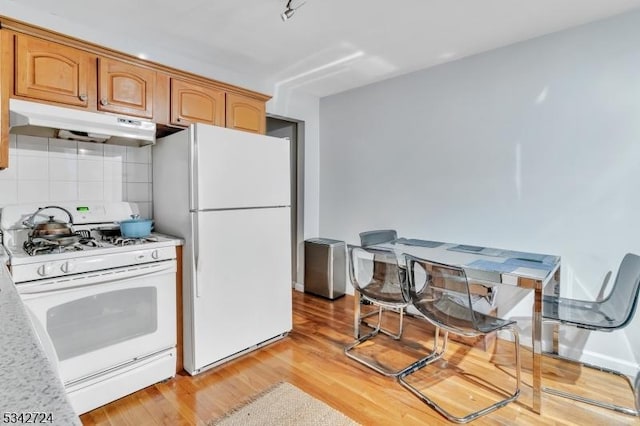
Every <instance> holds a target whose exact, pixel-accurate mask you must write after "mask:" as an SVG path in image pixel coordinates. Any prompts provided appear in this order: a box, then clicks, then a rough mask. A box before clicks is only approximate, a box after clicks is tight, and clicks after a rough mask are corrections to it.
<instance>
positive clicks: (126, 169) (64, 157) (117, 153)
mask: <svg viewBox="0 0 640 426" xmlns="http://www.w3.org/2000/svg"><path fill="white" fill-rule="evenodd" d="M151 168H152V164H151V146H145V147H141V148H137V147H125V146H120V145H104V144H98V143H92V142H76V141H69V140H62V139H47V138H40V137H34V136H23V135H11V139H10V145H9V167H8V168H7V169H5V170H0V208H1V207H2V206H4V205H7V204H15V203H29V202H49V203H52V204H55V202H56V201H76V200H78V201H130V202H135V203H136V204H137V205H138V207H139V208H140V216H141V217H145V218H151V217H152V216H153V211H152V199H151V194H152V191H151V185H152V177H151V176H152V169H151Z"/></svg>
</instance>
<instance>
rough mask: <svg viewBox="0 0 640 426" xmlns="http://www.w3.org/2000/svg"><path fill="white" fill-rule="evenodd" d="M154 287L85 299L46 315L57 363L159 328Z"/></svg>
mask: <svg viewBox="0 0 640 426" xmlns="http://www.w3.org/2000/svg"><path fill="white" fill-rule="evenodd" d="M157 312H158V295H157V289H156V288H155V287H140V288H128V289H122V290H117V291H110V292H108V293H101V294H97V295H93V296H88V297H83V298H81V299H76V300H73V301H70V302H67V303H63V304H61V305H58V306H54V307H52V308H50V309H49V310H48V311H47V321H46V327H47V333H48V334H49V337H50V338H51V340H52V341H53V346H54V347H55V349H56V353H57V355H58V359H59V360H60V361H64V360H66V359H69V358H73V357H75V356H78V355H83V354H86V353H89V352H91V351H95V350H98V349H102V348H106V347H109V346H112V345H114V344H116V343H120V342H125V341H128V340H131V339H134V338H136V337H139V336H144V335H147V334H151V333H154V332H155V331H156V330H157V328H158V320H157Z"/></svg>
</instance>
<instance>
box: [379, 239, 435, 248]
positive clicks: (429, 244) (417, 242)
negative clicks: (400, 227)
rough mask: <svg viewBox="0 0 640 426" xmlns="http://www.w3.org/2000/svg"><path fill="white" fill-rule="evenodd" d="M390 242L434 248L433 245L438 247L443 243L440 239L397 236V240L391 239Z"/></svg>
mask: <svg viewBox="0 0 640 426" xmlns="http://www.w3.org/2000/svg"><path fill="white" fill-rule="evenodd" d="M391 244H404V245H405V246H416V247H426V248H435V247H440V246H441V245H443V244H444V243H441V242H440V241H428V240H419V239H415V238H398V239H397V240H395V241H393V242H392V243H391Z"/></svg>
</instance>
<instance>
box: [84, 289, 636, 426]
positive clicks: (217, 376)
mask: <svg viewBox="0 0 640 426" xmlns="http://www.w3.org/2000/svg"><path fill="white" fill-rule="evenodd" d="M293 306H294V317H293V319H294V328H293V331H292V332H291V333H290V334H289V336H288V337H286V338H285V339H283V340H281V341H279V342H277V343H274V344H272V345H269V346H267V347H266V348H263V349H261V350H258V351H255V352H252V353H250V354H248V355H245V356H243V357H241V358H238V359H236V360H233V361H231V362H229V363H227V364H224V365H222V366H219V367H217V368H215V369H213V370H211V371H208V372H205V373H202V374H200V375H198V376H196V377H190V376H188V375H186V374H185V373H183V374H182V375H178V376H176V378H175V379H172V380H169V381H168V382H166V383H161V384H157V385H155V386H151V387H148V388H146V389H143V390H141V391H139V392H136V393H134V394H132V395H129V396H127V397H125V398H122V399H120V400H118V401H115V402H113V403H111V404H108V405H106V406H103V407H101V408H98V409H96V410H94V411H92V412H90V413H87V414H84V415H83V416H82V417H81V420H82V422H83V423H84V424H86V425H94V424H100V425H135V426H138V425H203V424H206V423H207V422H208V421H209V420H211V419H215V418H217V417H220V416H221V415H223V414H224V413H225V412H227V411H228V410H230V409H232V408H234V407H236V406H238V405H240V404H242V403H244V402H245V401H247V400H249V399H250V398H251V397H252V396H253V395H256V394H258V393H260V392H261V391H263V390H264V389H266V388H268V387H269V386H271V385H273V384H275V383H277V382H280V381H287V382H289V383H292V384H293V385H295V386H297V387H298V388H300V389H302V390H304V391H305V392H307V393H309V394H310V395H312V396H314V397H316V398H318V399H320V400H322V401H325V402H326V403H327V404H329V405H330V406H332V407H334V408H335V409H337V410H340V411H341V412H343V413H345V414H346V415H348V416H349V417H351V418H352V419H354V420H355V421H357V422H359V423H361V424H363V425H439V424H448V422H447V421H446V420H444V418H443V417H441V416H440V415H439V414H437V413H436V412H435V411H433V410H432V409H431V408H429V407H428V406H426V405H425V404H424V403H422V402H421V401H420V400H418V398H416V397H415V396H413V395H412V394H411V393H409V391H407V390H405V389H404V388H403V387H402V386H400V384H398V383H397V382H396V380H395V379H393V378H388V377H384V376H382V375H380V374H377V373H376V372H374V371H372V370H370V369H368V368H366V367H364V366H363V365H361V364H359V363H356V362H354V361H353V360H351V359H348V358H347V357H346V356H345V355H344V353H343V347H344V346H345V345H346V344H347V343H349V342H351V341H352V333H353V331H352V318H353V298H352V297H351V296H345V297H343V298H341V299H338V300H336V301H333V302H331V301H328V300H324V299H322V298H319V297H315V296H312V295H307V294H303V293H299V292H294V294H293ZM239 309H241V307H239ZM259 320H260V319H259V318H256V321H259ZM406 331H407V332H406V336H407V338H406V339H405V338H403V345H399V344H398V343H397V342H393V341H391V339H388V338H386V337H384V336H382V337H380V336H379V337H376V340H375V342H374V343H371V344H366V345H363V347H362V348H361V349H358V353H361V354H366V353H370V354H372V356H374V357H375V358H376V359H377V360H378V361H379V362H381V363H388V364H396V365H397V366H401V365H403V363H409V362H410V357H411V356H419V354H421V353H422V350H421V347H422V346H427V347H429V345H430V344H431V339H432V335H430V334H429V330H426V329H425V328H424V324H423V322H422V321H418V320H416V319H409V321H408V324H407V328H406ZM400 347H402V350H400V351H399V350H398V348H400ZM512 348H513V344H510V343H509V342H504V341H498V344H497V345H496V346H495V347H494V348H492V349H491V350H490V351H487V352H484V351H482V350H479V349H475V348H474V349H471V348H470V347H468V346H465V345H462V344H457V343H455V342H450V344H449V348H448V351H447V359H448V360H449V362H448V364H446V365H445V363H439V364H438V365H435V366H429V367H427V368H426V369H423V370H421V371H420V372H418V373H416V375H415V377H414V378H412V380H414V381H415V382H416V383H417V384H418V385H419V386H421V387H424V388H425V389H428V392H429V394H430V395H432V396H436V397H437V399H438V401H439V402H440V403H441V404H442V405H443V406H445V407H446V408H448V409H450V410H451V411H453V412H455V413H457V414H462V413H463V412H464V410H466V409H469V408H473V407H475V406H477V404H479V403H483V402H486V399H487V395H493V394H492V393H491V392H492V391H491V389H494V390H497V391H498V392H500V389H502V390H503V391H508V390H509V389H510V386H513V384H514V383H515V381H514V369H513V362H512V352H511V351H512ZM522 359H523V364H522V366H523V375H522V379H523V385H522V388H523V389H522V393H521V395H520V398H519V399H518V400H517V401H516V402H514V403H511V404H508V405H507V406H506V407H504V408H501V409H499V410H497V411H495V412H493V413H491V414H489V415H487V416H485V417H482V418H480V419H478V420H476V421H474V422H473V424H476V425H482V424H486V425H516V424H517V425H540V424H549V425H574V424H575V425H614V424H622V425H627V424H628V425H630V424H640V421H639V420H638V418H635V417H631V416H625V415H621V414H616V413H614V412H612V411H609V410H604V409H599V408H596V407H592V406H588V405H584V404H579V403H575V402H572V401H569V400H565V399H562V398H558V397H554V396H552V395H548V394H544V395H543V401H542V404H543V407H542V408H543V413H542V415H537V414H535V413H533V412H532V411H531V408H530V407H531V387H530V384H531V374H530V372H531V370H530V365H531V362H530V353H529V352H527V351H523V352H522ZM554 362H555V361H553V360H550V359H547V358H545V360H544V365H545V368H544V371H545V377H544V379H543V381H544V383H545V384H546V385H550V384H552V383H554V384H556V385H558V386H577V387H579V388H581V389H583V390H584V391H586V392H591V393H593V394H596V395H600V396H604V397H609V398H611V399H615V400H618V401H619V402H628V403H629V404H631V403H632V402H631V398H630V393H631V392H629V391H628V388H626V387H625V384H624V382H617V381H614V380H612V379H611V378H609V376H606V377H600V376H602V375H600V376H595V375H594V376H591V375H588V374H589V373H590V372H591V370H589V371H586V370H584V369H580V368H578V367H574V366H572V365H571V364H557V362H555V363H554ZM443 367H448V368H447V369H444V368H443ZM487 376H488V377H489V378H490V380H491V382H492V383H493V384H494V385H493V386H491V385H488V386H487V387H486V389H485V390H482V388H480V391H477V387H478V385H482V384H483V381H482V379H481V377H487ZM553 379H555V381H554V380H553ZM576 383H577V385H576Z"/></svg>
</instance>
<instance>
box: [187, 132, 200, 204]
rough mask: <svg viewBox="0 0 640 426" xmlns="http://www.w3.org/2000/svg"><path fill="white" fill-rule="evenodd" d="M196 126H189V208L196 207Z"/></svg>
mask: <svg viewBox="0 0 640 426" xmlns="http://www.w3.org/2000/svg"><path fill="white" fill-rule="evenodd" d="M196 129H197V127H196V126H195V125H191V127H190V128H189V209H190V210H191V211H194V210H196V209H197V208H198V137H197V135H196V131H197V130H196Z"/></svg>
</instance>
